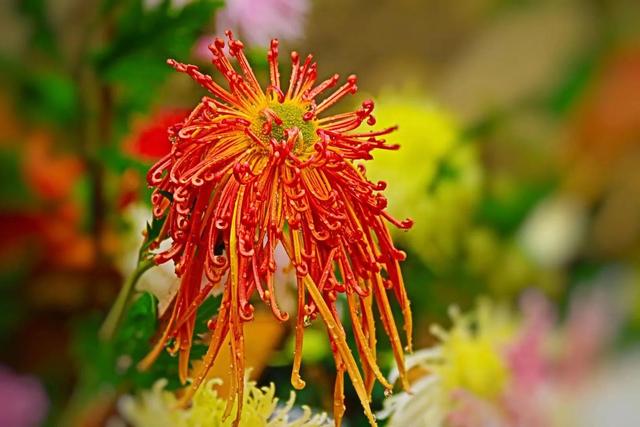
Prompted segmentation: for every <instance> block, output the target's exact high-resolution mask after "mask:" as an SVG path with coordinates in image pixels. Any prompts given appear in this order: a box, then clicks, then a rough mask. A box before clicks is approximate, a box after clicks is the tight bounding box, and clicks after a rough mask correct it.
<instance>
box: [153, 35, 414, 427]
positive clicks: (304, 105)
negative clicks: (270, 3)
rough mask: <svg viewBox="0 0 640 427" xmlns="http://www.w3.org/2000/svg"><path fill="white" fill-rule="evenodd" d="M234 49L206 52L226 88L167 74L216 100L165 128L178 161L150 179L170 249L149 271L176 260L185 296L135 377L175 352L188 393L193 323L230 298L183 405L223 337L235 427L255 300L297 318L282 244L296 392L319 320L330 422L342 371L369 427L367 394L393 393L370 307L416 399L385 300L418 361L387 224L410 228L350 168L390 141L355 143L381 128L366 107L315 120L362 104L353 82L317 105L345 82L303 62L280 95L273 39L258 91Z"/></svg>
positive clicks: (164, 163) (338, 405) (204, 78)
mask: <svg viewBox="0 0 640 427" xmlns="http://www.w3.org/2000/svg"><path fill="white" fill-rule="evenodd" d="M227 36H228V43H225V41H224V40H221V39H216V40H215V41H214V43H213V44H212V45H210V46H209V49H210V50H211V52H212V62H213V64H214V65H215V66H216V68H217V69H218V71H219V72H220V73H221V74H222V76H223V77H224V78H225V79H226V80H227V82H228V85H229V89H225V88H223V87H222V86H220V85H219V84H218V83H216V82H214V80H213V79H212V78H211V77H210V76H208V75H205V74H202V73H201V72H200V71H199V70H198V67H196V66H194V65H187V64H182V63H179V62H176V61H174V60H169V61H168V63H169V64H170V65H171V66H173V67H174V68H175V69H176V70H178V71H180V72H184V73H186V74H188V75H189V76H191V77H192V78H193V79H194V80H195V81H196V82H197V83H199V84H200V85H201V86H203V87H204V88H206V89H207V90H208V91H209V92H210V93H211V94H212V96H205V97H203V99H202V101H201V102H200V103H199V104H198V105H197V106H196V107H195V109H194V110H193V111H192V112H191V113H190V114H189V116H188V117H187V118H186V119H185V120H183V121H181V122H178V123H176V124H175V125H174V126H172V127H171V128H170V129H169V135H170V136H169V138H170V140H171V143H172V147H171V152H170V153H169V154H168V155H166V156H165V157H163V158H162V159H161V160H159V161H158V162H157V163H156V164H155V165H154V166H153V167H152V168H151V170H150V171H149V173H148V176H147V179H148V182H149V184H150V185H151V186H152V187H153V188H154V192H153V196H152V203H153V206H154V209H153V212H154V216H155V217H156V218H163V219H164V221H165V222H164V226H163V229H162V231H161V234H160V236H159V237H158V239H157V241H156V242H155V244H156V245H159V243H160V242H161V241H163V240H168V239H170V241H171V245H170V247H168V248H166V249H162V250H160V251H159V252H158V253H157V255H156V258H155V261H156V262H157V263H158V264H160V263H164V262H167V261H169V260H173V261H174V262H175V264H176V274H177V275H178V276H179V277H180V278H181V284H180V289H179V291H178V293H177V295H176V297H175V300H174V302H173V306H172V309H171V310H172V311H171V314H170V318H169V320H168V322H167V323H166V324H165V326H164V330H163V333H162V336H161V338H160V339H159V340H158V342H157V343H156V345H155V347H154V349H153V350H152V351H151V352H150V354H149V355H148V356H147V358H145V359H144V360H143V361H142V362H141V367H143V368H144V367H147V366H149V365H150V364H151V363H152V362H153V361H154V360H155V358H156V357H157V356H158V355H159V354H160V352H161V351H162V349H163V348H164V347H165V346H166V345H169V351H170V352H172V353H179V356H180V357H179V372H180V377H181V380H182V381H183V382H184V381H186V379H187V376H188V364H189V354H190V348H191V344H192V338H193V331H194V322H195V319H196V316H195V314H196V310H197V308H198V307H199V305H200V304H201V303H202V302H203V300H204V299H205V298H206V297H207V296H208V295H209V294H210V293H211V291H212V289H213V288H214V287H218V286H222V287H223V294H222V304H221V307H220V309H219V312H218V315H217V317H216V318H215V319H213V320H212V321H211V322H210V324H209V328H210V329H211V331H212V332H211V335H212V339H211V342H210V345H209V349H208V352H207V354H206V356H205V358H204V363H203V364H202V367H201V368H199V369H198V371H197V372H195V375H194V381H193V384H192V387H191V388H190V389H189V392H187V393H186V395H185V396H184V398H183V402H187V401H188V400H189V399H190V397H191V396H192V395H193V393H194V392H195V390H196V389H197V387H199V386H200V384H201V383H202V381H203V379H204V378H205V376H206V373H207V372H208V371H209V369H210V368H211V366H212V364H213V363H214V361H215V360H216V357H217V355H218V353H219V352H220V348H221V346H222V343H223V342H224V341H225V339H226V338H227V337H229V338H230V339H229V346H230V355H231V368H232V373H233V374H232V380H231V396H234V397H235V400H236V402H238V405H237V415H236V424H237V422H238V420H239V414H240V411H241V402H242V395H243V393H244V390H243V387H244V385H243V384H244V381H243V375H244V372H245V367H244V351H245V342H244V333H243V325H244V323H245V322H249V321H251V320H252V319H253V316H254V306H253V303H252V301H253V300H255V299H258V298H259V299H261V300H262V301H263V302H265V303H266V305H268V306H269V307H270V308H271V310H272V312H273V314H274V316H275V317H276V318H277V319H278V320H280V321H286V320H287V319H288V318H289V314H288V313H285V312H283V311H282V310H280V309H279V307H278V302H277V301H276V299H275V292H274V272H275V270H276V264H275V260H274V251H275V249H276V245H278V244H281V245H282V246H283V247H284V249H285V251H286V252H287V255H288V257H289V258H290V260H291V262H292V264H293V265H294V266H295V270H296V280H297V292H298V304H297V313H296V319H295V322H296V328H295V330H296V346H295V348H296V349H295V354H294V363H293V365H294V366H293V372H292V374H291V382H292V384H293V386H294V387H295V388H297V389H300V388H302V387H304V385H305V382H304V381H303V380H302V378H301V377H300V365H301V354H302V351H301V349H302V342H303V331H304V327H305V325H306V324H308V323H309V322H311V321H312V320H314V319H315V318H316V317H317V316H318V315H320V317H321V318H322V320H323V321H324V323H325V324H326V327H327V331H328V335H329V340H330V341H331V346H332V350H333V354H334V358H335V362H336V367H337V378H336V382H335V390H334V402H335V403H334V416H335V419H336V423H337V424H338V425H339V424H340V421H341V418H342V415H343V412H344V394H343V386H344V372H345V371H346V372H347V373H348V375H349V376H350V378H351V381H352V383H353V386H354V388H355V390H356V392H357V394H358V397H359V399H360V401H361V403H362V405H363V407H364V410H365V413H366V415H367V417H368V418H369V421H370V422H371V424H372V425H375V419H374V417H373V415H372V412H371V409H370V407H369V400H370V394H371V390H372V387H373V384H374V382H375V381H376V379H377V380H378V381H380V382H381V383H382V384H383V386H384V387H385V388H386V389H388V390H390V389H391V387H392V386H391V384H389V383H388V382H387V381H386V379H385V378H384V377H383V375H382V374H381V372H380V370H379V368H378V366H377V362H376V335H375V319H374V314H373V307H374V306H376V307H377V310H378V312H379V317H380V319H381V321H382V324H383V326H384V329H385V332H386V334H387V335H388V337H389V339H390V342H391V346H392V348H393V353H394V355H395V358H396V361H397V364H398V366H399V369H400V372H401V378H402V383H403V386H404V387H405V388H407V387H408V386H407V381H406V378H405V375H404V361H403V347H402V344H401V341H400V337H399V334H398V331H397V328H396V324H395V321H394V319H393V315H392V312H391V308H390V303H389V299H388V293H389V292H391V293H392V294H393V295H394V296H395V298H396V300H397V301H398V302H399V304H400V307H401V309H402V313H403V317H404V324H405V325H404V328H405V332H406V337H407V338H406V341H407V343H406V349H407V350H409V351H410V350H411V328H412V326H411V312H410V309H409V301H408V298H407V294H406V291H405V287H404V283H403V280H402V274H401V271H400V268H399V261H401V260H403V259H404V257H405V254H404V253H403V252H402V251H400V250H398V249H396V248H395V247H394V245H393V242H392V240H391V237H390V235H389V231H388V229H387V223H391V224H393V225H395V226H397V227H400V228H403V229H406V228H409V227H410V226H411V224H412V222H411V221H410V220H404V221H397V220H395V219H394V218H392V217H391V216H390V215H389V214H388V213H387V212H386V211H385V208H386V205H387V201H386V199H385V197H384V196H383V195H382V194H381V193H380V192H381V191H382V190H383V189H384V188H385V186H386V184H385V183H384V182H377V183H373V182H370V181H368V180H367V179H366V176H365V169H364V167H363V166H362V165H361V164H355V162H356V161H363V160H369V159H371V158H372V156H371V152H372V151H373V150H375V149H391V150H395V149H397V148H398V147H397V146H396V145H389V144H387V143H386V141H385V140H384V139H382V137H383V136H385V135H387V134H389V133H391V132H392V131H393V130H394V128H388V129H384V130H380V131H358V130H357V128H359V127H360V126H361V125H362V124H363V122H367V124H368V125H373V124H374V123H375V119H374V117H373V115H372V111H373V102H372V101H365V102H363V103H362V107H361V108H359V109H357V110H356V111H352V112H347V113H341V114H337V115H332V116H325V117H321V115H323V113H324V112H325V111H326V110H327V109H329V108H330V107H331V106H333V105H334V104H335V103H336V102H338V101H339V100H340V99H341V98H343V97H344V96H346V95H347V94H353V93H355V92H356V90H357V88H356V77H355V76H349V77H348V78H347V82H346V83H345V84H343V85H342V86H340V87H339V88H338V89H337V90H336V91H335V92H333V93H332V94H331V95H328V96H326V97H325V98H324V99H323V100H321V101H320V100H317V98H318V96H319V95H320V94H322V93H323V92H325V91H326V90H327V89H329V88H331V87H333V86H335V85H336V84H337V83H338V76H337V75H334V76H332V77H331V78H329V79H327V80H324V81H322V82H321V83H319V84H316V79H317V65H316V63H315V62H312V57H311V55H309V56H308V57H307V58H306V59H304V60H301V58H300V57H299V55H298V54H297V53H296V52H293V53H292V54H291V61H292V68H291V77H290V80H289V85H288V87H285V86H282V85H281V79H280V71H279V68H278V41H277V40H273V41H272V42H271V47H270V50H269V53H268V63H269V69H270V84H269V85H268V87H267V88H266V90H263V89H262V88H261V87H260V85H259V83H258V81H257V79H256V77H255V75H254V73H253V71H252V69H251V67H250V65H249V63H248V61H247V59H246V57H245V55H244V53H243V44H242V43H241V42H240V41H238V40H235V39H234V38H233V36H232V34H231V32H227ZM226 46H228V52H229V54H228V55H227V54H226V53H225V47H226ZM231 57H233V58H235V59H236V61H237V64H238V66H239V68H240V71H237V70H236V69H235V68H234V66H233V65H232V64H231V62H230V58H231ZM203 278H204V280H203ZM253 297H255V298H253ZM252 298H253V299H252ZM338 305H343V306H344V307H345V309H346V310H345V311H346V312H348V313H349V317H350V321H351V324H352V328H353V334H354V337H355V341H356V344H357V352H358V354H359V356H360V360H361V365H362V371H363V373H361V372H360V368H359V367H358V365H357V363H356V361H355V358H354V356H353V353H352V351H351V349H350V348H349V346H348V344H347V341H346V335H345V330H344V327H343V325H342V322H341V318H340V315H339V313H338ZM233 400H234V399H230V400H229V405H228V407H227V413H230V411H231V408H232V405H233Z"/></svg>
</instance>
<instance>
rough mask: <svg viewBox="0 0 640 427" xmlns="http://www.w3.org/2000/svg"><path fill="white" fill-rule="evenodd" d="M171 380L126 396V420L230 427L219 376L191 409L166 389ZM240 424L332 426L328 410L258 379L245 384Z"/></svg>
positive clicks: (162, 426) (149, 425)
mask: <svg viewBox="0 0 640 427" xmlns="http://www.w3.org/2000/svg"><path fill="white" fill-rule="evenodd" d="M166 384H167V381H166V380H165V379H161V380H158V381H157V382H156V383H155V384H154V386H153V388H152V389H151V390H147V391H144V392H142V393H140V394H139V395H138V396H136V397H133V396H125V397H124V398H122V400H121V401H120V405H119V409H120V413H121V414H122V415H123V417H124V418H125V420H126V421H127V422H128V423H130V424H131V425H133V426H134V427H205V426H206V427H230V426H231V425H232V424H233V422H234V418H233V417H231V416H229V414H230V413H232V411H233V409H235V406H236V405H237V402H236V403H234V408H233V409H232V411H230V412H229V413H225V408H226V406H227V399H226V398H224V397H221V396H218V393H217V391H216V386H217V385H219V384H221V381H220V380H218V379H212V380H209V381H208V382H207V383H205V384H204V385H203V386H202V387H200V388H199V389H198V391H196V393H195V395H194V397H193V401H192V405H191V407H190V408H186V409H185V408H179V407H178V398H177V397H176V395H175V394H173V393H172V392H170V391H167V390H165V387H166ZM245 387H246V389H247V391H248V392H247V393H245V395H244V397H243V398H244V402H243V406H242V414H241V418H240V423H239V426H240V427H329V426H330V425H332V423H331V422H330V420H329V419H328V417H327V415H326V414H325V413H319V414H313V413H312V412H311V409H310V408H309V407H307V406H302V407H296V411H295V412H296V413H293V412H294V411H293V409H294V403H295V393H294V392H293V391H292V392H291V394H290V398H289V400H288V401H287V402H284V403H282V404H281V403H280V402H279V399H278V398H277V397H275V386H274V385H273V383H271V384H270V385H269V386H268V387H257V386H256V383H255V382H252V381H247V382H246V383H245Z"/></svg>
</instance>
